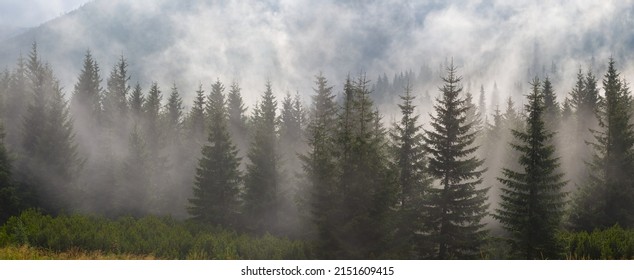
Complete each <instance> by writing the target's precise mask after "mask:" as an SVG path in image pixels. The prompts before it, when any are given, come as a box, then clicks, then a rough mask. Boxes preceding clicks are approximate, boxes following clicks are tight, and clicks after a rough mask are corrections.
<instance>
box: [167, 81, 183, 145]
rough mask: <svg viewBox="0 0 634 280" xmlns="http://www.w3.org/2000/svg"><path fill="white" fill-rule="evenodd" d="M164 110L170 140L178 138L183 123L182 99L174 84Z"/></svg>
mask: <svg viewBox="0 0 634 280" xmlns="http://www.w3.org/2000/svg"><path fill="white" fill-rule="evenodd" d="M165 110H166V112H165V115H166V121H167V130H168V135H169V136H170V137H171V138H172V140H180V139H179V136H180V133H181V130H182V125H183V99H182V98H181V97H180V94H179V93H178V88H177V87H176V84H174V86H173V87H172V92H171V93H170V96H169V98H168V99H167V104H166V105H165Z"/></svg>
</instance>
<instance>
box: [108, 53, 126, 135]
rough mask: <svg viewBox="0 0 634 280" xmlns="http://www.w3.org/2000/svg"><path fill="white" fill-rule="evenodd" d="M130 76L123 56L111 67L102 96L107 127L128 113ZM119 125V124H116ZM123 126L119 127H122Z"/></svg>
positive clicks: (112, 126)
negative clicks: (103, 95)
mask: <svg viewBox="0 0 634 280" xmlns="http://www.w3.org/2000/svg"><path fill="white" fill-rule="evenodd" d="M129 81H130V76H129V75H128V62H127V61H126V60H125V58H124V57H123V56H121V58H120V59H119V61H118V62H117V64H116V65H115V66H114V67H113V68H112V71H111V72H110V77H108V80H107V88H106V96H105V97H104V104H103V107H104V108H103V109H104V114H105V116H104V117H105V121H106V124H107V127H109V128H114V126H115V124H118V123H119V122H121V121H122V120H125V118H124V117H125V116H126V115H127V113H128V103H127V101H128V100H127V98H128V93H129V92H130V85H129V83H128V82H129ZM118 125H120V124H118ZM123 128H125V126H124V127H119V129H123Z"/></svg>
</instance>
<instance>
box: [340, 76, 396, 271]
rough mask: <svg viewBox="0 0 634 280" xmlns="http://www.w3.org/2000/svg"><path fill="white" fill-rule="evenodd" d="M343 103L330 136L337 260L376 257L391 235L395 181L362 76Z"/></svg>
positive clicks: (349, 84) (347, 87) (348, 85)
mask: <svg viewBox="0 0 634 280" xmlns="http://www.w3.org/2000/svg"><path fill="white" fill-rule="evenodd" d="M343 102H344V103H343V106H342V109H341V111H340V116H339V131H338V132H337V137H336V139H337V140H336V141H337V145H336V147H337V153H338V161H339V166H338V168H339V170H340V172H341V173H340V175H339V180H338V181H339V182H338V185H339V186H338V188H339V189H340V191H341V195H342V201H341V203H342V205H343V206H342V207H343V208H342V209H341V212H340V213H339V215H340V217H339V219H340V220H341V221H342V224H341V226H340V228H339V229H338V231H339V232H338V238H339V242H340V244H341V249H342V253H341V255H340V257H342V258H355V259H358V258H371V257H380V256H381V254H382V253H384V252H387V251H388V249H389V244H390V241H391V240H390V239H391V237H392V232H393V224H392V221H391V220H390V217H391V216H392V215H393V211H392V209H393V208H392V207H393V206H394V205H395V200H396V176H395V175H394V174H393V172H392V171H391V170H390V168H389V158H388V154H387V148H388V145H387V144H388V143H387V139H386V137H385V130H384V129H383V127H382V126H381V120H380V116H379V114H378V112H377V111H376V110H375V108H374V105H373V102H372V100H371V99H370V91H369V89H368V81H367V80H366V79H365V77H364V76H361V77H360V78H359V79H358V80H357V81H355V82H354V83H353V82H351V81H350V80H349V79H348V81H347V82H346V84H345V86H344V101H343Z"/></svg>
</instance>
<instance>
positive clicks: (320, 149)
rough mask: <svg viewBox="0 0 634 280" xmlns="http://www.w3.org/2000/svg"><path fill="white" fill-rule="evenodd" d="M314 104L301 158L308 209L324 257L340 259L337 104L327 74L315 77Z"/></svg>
mask: <svg viewBox="0 0 634 280" xmlns="http://www.w3.org/2000/svg"><path fill="white" fill-rule="evenodd" d="M315 85H316V86H317V88H315V89H314V91H315V94H314V95H313V102H312V106H311V109H310V115H309V122H308V127H307V142H308V152H307V153H306V154H305V155H302V156H301V159H302V162H303V168H304V172H305V176H306V180H307V181H308V186H307V188H308V197H307V200H308V207H309V209H310V214H311V219H312V221H313V223H314V225H315V227H316V239H317V244H318V248H319V250H318V251H319V252H320V257H321V258H326V259H332V258H337V257H338V255H337V251H338V250H339V246H340V245H339V244H338V241H337V238H336V232H337V230H338V222H339V219H340V217H339V216H338V210H339V209H337V207H339V206H340V205H341V192H340V191H339V189H338V188H337V183H336V180H337V174H338V173H337V163H336V158H335V148H334V145H335V129H336V127H335V124H336V119H337V104H336V103H335V100H334V99H335V96H334V94H333V93H332V86H329V85H328V80H327V79H326V78H325V77H324V76H323V75H321V74H320V75H318V76H317V77H316V78H315Z"/></svg>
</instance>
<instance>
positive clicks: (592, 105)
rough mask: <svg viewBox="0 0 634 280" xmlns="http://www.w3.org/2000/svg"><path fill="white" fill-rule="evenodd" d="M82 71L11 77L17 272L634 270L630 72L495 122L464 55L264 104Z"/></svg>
mask: <svg viewBox="0 0 634 280" xmlns="http://www.w3.org/2000/svg"><path fill="white" fill-rule="evenodd" d="M77 63H78V64H80V65H82V66H81V71H80V72H79V73H76V81H75V83H74V84H73V85H63V84H61V82H60V80H59V79H58V78H57V77H56V74H55V69H53V65H51V64H49V63H47V58H46V57H42V55H41V54H40V49H39V46H38V45H37V43H33V45H32V47H31V49H30V50H29V51H28V52H25V54H24V55H21V56H19V57H17V58H16V62H15V64H14V65H10V66H8V67H7V68H6V70H4V71H3V72H2V73H0V118H1V130H0V131H1V133H0V225H2V226H0V248H2V249H0V258H13V257H15V254H19V253H20V252H23V250H28V249H33V250H48V252H55V253H57V254H59V253H62V252H66V251H69V250H84V251H86V252H90V251H100V252H104V253H106V254H128V255H127V256H128V257H131V258H137V257H138V258H145V257H152V258H166V259H209V258H222V259H633V258H634V172H632V171H634V101H633V100H632V98H633V97H632V92H631V89H630V86H629V83H628V81H627V80H626V77H625V76H624V75H623V74H622V73H621V72H620V71H619V64H620V63H623V62H621V61H615V60H614V59H613V58H609V59H606V61H604V63H605V67H604V69H606V70H605V72H601V73H599V72H594V70H593V69H592V68H589V67H588V68H585V69H584V68H583V67H580V68H579V69H578V73H577V75H576V77H569V78H570V79H571V80H573V79H574V81H575V83H574V84H571V85H557V83H559V82H561V81H562V79H559V77H558V76H557V75H549V74H548V73H542V74H537V75H534V76H533V77H531V79H530V80H526V81H522V83H523V85H522V86H518V87H517V89H518V92H512V93H511V92H509V93H504V94H502V95H503V96H509V97H508V99H506V100H505V101H504V102H498V101H497V100H496V102H498V103H501V104H496V106H495V108H487V104H493V102H491V100H489V99H492V98H496V99H497V98H499V95H500V92H499V90H498V89H497V87H496V88H495V89H494V90H493V91H492V92H487V91H485V89H484V87H483V86H480V87H479V88H478V87H474V86H467V84H466V83H465V82H464V81H465V79H466V78H468V77H463V76H462V75H461V67H460V65H459V63H455V62H454V61H453V59H448V60H447V61H446V63H443V64H442V65H441V68H440V70H441V71H438V72H432V71H427V72H421V73H418V75H415V74H414V73H412V72H406V73H405V74H401V75H400V76H398V75H395V78H394V79H393V81H390V80H389V79H388V78H387V75H385V74H384V75H380V76H379V77H378V79H376V80H372V79H370V78H369V77H367V76H366V75H365V74H364V73H360V74H357V75H352V74H349V75H348V76H347V77H336V78H337V79H342V80H343V81H344V83H343V84H334V83H331V82H330V81H329V78H330V79H334V78H335V77H325V76H324V75H323V74H321V73H319V72H318V71H316V73H315V76H314V77H313V91H312V92H298V93H296V94H291V93H288V92H283V91H282V90H280V89H276V88H275V87H274V85H273V83H271V82H270V81H267V80H266V79H265V77H263V79H262V80H263V82H262V85H261V89H260V91H259V92H258V93H257V94H258V96H259V97H258V99H257V102H255V103H254V104H247V103H246V102H245V100H244V99H243V96H244V94H245V93H244V90H243V89H242V88H241V85H240V83H239V82H236V81H223V80H220V79H218V78H214V77H209V80H207V81H202V82H201V83H200V84H197V85H187V86H185V85H178V84H176V83H175V82H173V81H154V82H151V83H149V84H141V83H140V82H137V80H136V78H135V77H133V76H132V75H131V71H130V67H131V66H130V65H128V60H127V58H126V57H125V56H123V55H122V56H120V57H117V58H116V63H114V65H112V66H111V67H108V66H105V65H103V64H100V63H99V62H98V61H97V60H96V59H95V58H94V57H93V55H92V54H91V51H90V50H87V51H86V52H85V55H84V57H83V60H82V61H77ZM602 69H603V68H602ZM433 75H438V76H439V77H435V76H434V77H431V76H433ZM437 78H440V80H439V81H440V82H439V83H437V84H429V83H432V82H434V81H437ZM163 83H169V84H171V86H170V87H167V88H165V87H161V86H160V84H163ZM421 84H425V85H426V87H431V88H436V91H435V92H429V91H423V90H421V88H422V87H421V86H420V85H421ZM555 85H557V86H555ZM562 86H564V87H567V88H569V90H568V91H567V92H561V93H558V92H555V88H560V87H562ZM180 87H184V88H192V87H193V88H196V89H197V90H196V91H195V92H187V93H184V92H182V91H181V89H180ZM476 88H477V91H474V90H473V89H476ZM184 94H186V95H188V96H194V98H193V99H192V100H193V102H191V103H186V102H184V101H183V96H184ZM249 94H251V93H249ZM562 97H563V98H562ZM307 101H308V102H307ZM389 106H392V107H394V108H397V111H395V112H390V114H391V115H390V116H392V117H391V118H388V117H386V115H385V114H386V112H385V110H384V108H387V107H389ZM16 252H17V253H16ZM44 255H45V254H44ZM12 256H13V257H12ZM29 256H31V258H35V257H37V256H43V255H42V253H41V251H36V253H33V254H32V255H27V257H26V258H29Z"/></svg>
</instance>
